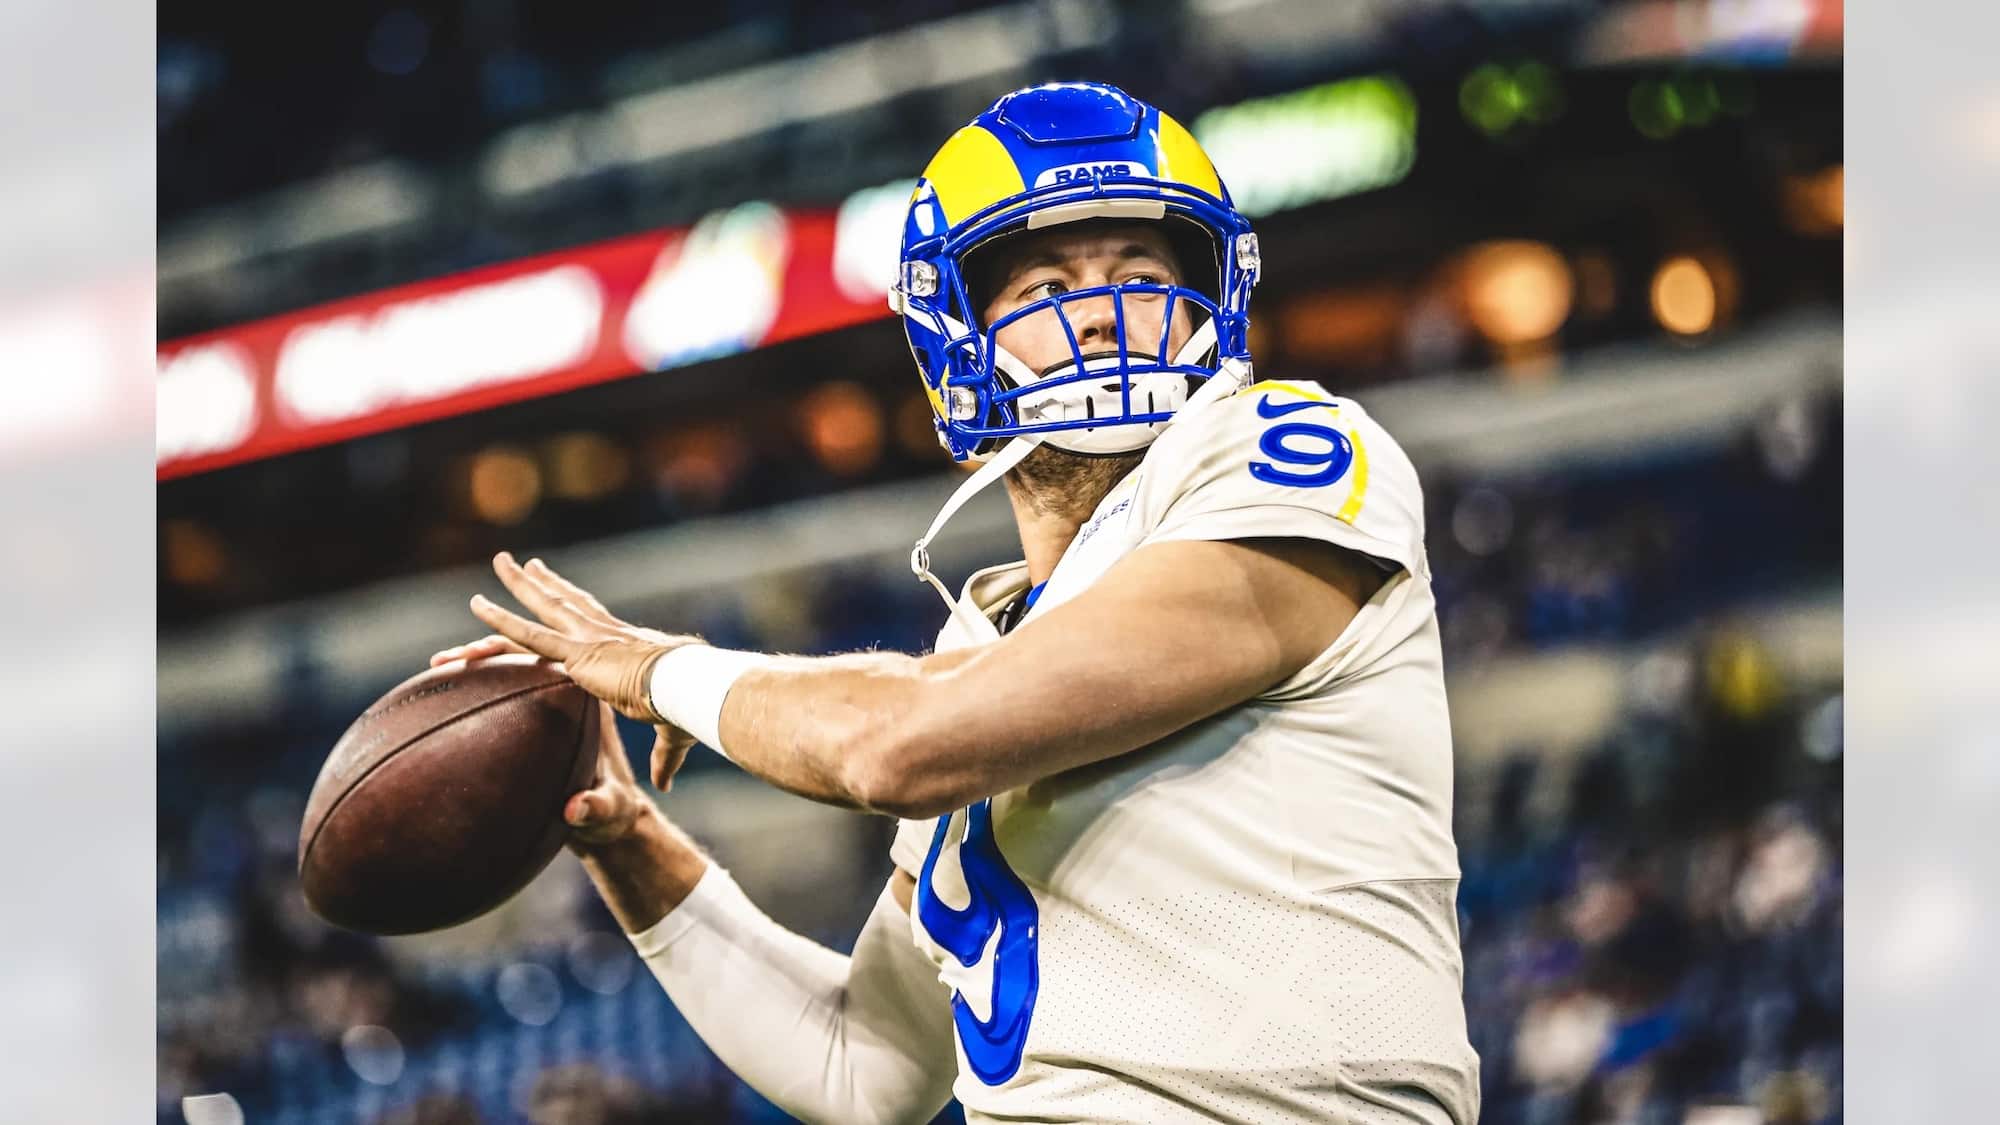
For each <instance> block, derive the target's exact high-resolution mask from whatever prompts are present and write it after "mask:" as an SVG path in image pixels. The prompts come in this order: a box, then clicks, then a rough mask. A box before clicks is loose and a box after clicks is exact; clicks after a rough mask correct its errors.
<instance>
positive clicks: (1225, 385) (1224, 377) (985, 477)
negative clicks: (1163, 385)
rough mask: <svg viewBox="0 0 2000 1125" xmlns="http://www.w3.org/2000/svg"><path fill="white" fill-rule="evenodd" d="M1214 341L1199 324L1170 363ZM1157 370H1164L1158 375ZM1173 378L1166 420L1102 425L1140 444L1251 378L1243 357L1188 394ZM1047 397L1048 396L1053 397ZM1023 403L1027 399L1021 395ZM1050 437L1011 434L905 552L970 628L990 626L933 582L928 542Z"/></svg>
mask: <svg viewBox="0 0 2000 1125" xmlns="http://www.w3.org/2000/svg"><path fill="white" fill-rule="evenodd" d="M1214 341H1215V329H1214V326H1213V325H1212V324H1207V325H1203V326H1202V327H1201V328H1200V329H1198V330H1197V331H1196V332H1195V334H1194V337H1193V338H1192V339H1190V340H1189V341H1188V343H1187V346H1186V347H1183V348H1182V349H1181V350H1180V351H1179V352H1178V353H1177V354H1176V355H1175V356H1174V363H1176V364H1182V363H1191V362H1193V361H1194V359H1195V358H1196V357H1198V356H1200V355H1201V354H1202V352H1201V351H1191V350H1190V349H1192V348H1195V347H1197V346H1199V347H1201V349H1202V350H1204V351H1205V350H1206V349H1207V348H1208V347H1209V346H1212V345H1213V344H1214ZM995 360H996V363H995V366H998V367H1001V369H1002V370H1005V371H1006V372H1007V373H1008V374H1009V375H1012V376H1014V377H1016V378H1019V372H1020V371H1025V370H1026V368H1025V366H1024V365H1022V364H1021V361H1019V360H1017V359H1015V358H1014V357H1013V356H1011V355H1008V354H1007V353H1006V352H1005V351H1004V350H1003V351H1000V352H999V354H998V355H997V356H996V357H995ZM1109 362H1112V363H1113V364H1114V365H1115V362H1116V361H1115V360H1114V361H1109ZM1009 365H1011V366H1009ZM1085 369H1086V370H1090V369H1091V368H1090V367H1089V364H1088V363H1086V364H1085ZM1157 374H1164V373H1157ZM1143 378H1144V377H1142V379H1143ZM1172 378H1173V380H1174V381H1175V382H1176V383H1178V384H1179V385H1180V386H1181V387H1182V388H1183V390H1182V392H1181V394H1179V395H1176V396H1175V397H1176V398H1184V399H1185V401H1183V402H1181V403H1180V404H1179V405H1178V408H1177V409H1176V410H1175V411H1174V416H1173V418H1171V419H1169V420H1168V421H1167V422H1163V423H1159V424H1157V425H1154V424H1146V425H1133V424H1129V423H1128V424H1127V425H1124V426H1116V427H1113V426H1107V427H1104V429H1106V430H1128V431H1129V430H1137V431H1139V432H1140V433H1141V434H1142V435H1143V440H1141V441H1139V442H1137V443H1136V444H1134V445H1131V446H1129V447H1128V448H1130V449H1138V448H1142V447H1144V446H1146V445H1148V444H1150V443H1151V442H1152V440H1153V439H1154V438H1156V437H1158V436H1159V434H1160V432H1161V431H1162V430H1164V429H1165V428H1166V427H1167V426H1168V425H1170V424H1172V423H1173V422H1177V421H1180V420H1181V419H1183V418H1186V417H1187V416H1188V415H1190V414H1192V413H1193V412H1195V411H1196V410H1199V409H1201V408H1202V407H1204V406H1207V405H1208V404H1209V403H1211V402H1214V401H1215V400H1217V399H1220V398H1226V397H1228V396H1229V395H1232V394H1235V393H1236V392H1237V391H1240V390H1242V389H1243V388H1244V387H1247V386H1249V385H1250V382H1251V374H1250V364H1249V363H1248V362H1247V361H1245V360H1240V359H1225V360H1223V361H1222V363H1221V364H1220V365H1219V366H1218V367H1217V368H1216V370H1215V374H1214V375H1212V376H1210V377H1209V378H1208V380H1207V381H1205V382H1203V383H1202V385H1201V386H1200V387H1198V388H1196V389H1195V392H1194V393H1193V394H1191V395H1190V394H1187V393H1186V390H1185V388H1186V386H1187V382H1186V380H1185V379H1184V378H1183V377H1182V376H1179V375H1174V376H1172ZM1036 381H1038V380H1033V379H1030V380H1029V382H1030V383H1032V382H1036ZM1069 386H1071V387H1081V386H1082V384H1080V383H1073V384H1069ZM1059 389H1067V388H1059ZM1085 393H1086V394H1089V393H1093V392H1091V391H1090V390H1088V389H1086V390H1085ZM1111 394H1112V401H1113V402H1114V403H1115V402H1117V400H1118V392H1116V391H1113V392H1111ZM1051 397H1053V395H1052V396H1051ZM1132 397H1133V399H1134V401H1137V400H1138V397H1139V388H1138V387H1137V386H1135V387H1133V390H1132ZM1023 401H1026V400H1025V399H1024V400H1023ZM1078 432H1081V433H1089V432H1091V431H1088V430H1082V431H1058V433H1078ZM1055 436H1056V435H1055V434H1024V435H1022V436H1020V437H1017V438H1014V439H1013V440H1011V441H1009V442H1008V443H1007V444H1006V445H1003V446H1001V447H1000V448H999V450H997V451H996V452H995V453H994V454H993V455H992V456H991V457H989V458H987V459H986V462H985V464H982V465H980V466H979V468H978V469H977V470H976V471H974V472H973V473H972V475H971V476H968V477H966V478H965V480H964V481H962V482H961V483H960V484H959V486H958V488H957V490H956V491H954V492H953V493H952V494H951V498H950V499H948V500H946V501H945V502H944V507H942V508H939V509H938V513H937V515H936V516H934V517H932V518H931V525H930V527H929V528H928V529H927V530H926V531H925V532H924V534H923V537H922V538H921V539H918V540H917V545H916V546H915V547H913V548H911V550H910V570H911V571H912V572H913V573H915V574H916V576H917V577H918V578H920V579H922V580H923V581H925V582H928V583H930V585H931V589H933V590H936V591H937V592H938V596H939V597H941V598H943V599H944V604H945V607H946V608H947V609H949V610H950V611H951V612H952V614H953V615H954V616H958V615H967V614H969V615H970V616H971V617H972V618H976V619H977V620H976V621H970V622H968V623H969V624H973V625H974V626H975V628H976V627H977V626H980V625H985V626H987V628H988V629H989V630H990V628H991V624H990V623H989V622H987V621H986V620H985V618H983V617H980V615H979V611H978V609H977V608H976V607H973V606H971V605H969V604H967V603H963V602H960V601H959V600H958V599H957V598H955V597H953V596H952V593H951V591H950V590H947V589H945V585H944V583H943V582H940V581H938V577H937V575H935V574H932V573H931V553H930V545H931V540H933V539H936V538H937V536H938V533H939V532H941V531H943V530H944V525H945V524H946V523H947V522H949V521H950V519H951V517H953V516H955V515H957V514H958V510H959V509H960V508H963V507H965V505H966V502H967V501H969V500H971V499H972V498H973V497H974V496H977V495H978V494H979V492H980V490H982V489H984V488H985V487H986V486H987V485H989V484H992V483H993V482H994V481H996V480H999V479H1000V478H1001V477H1003V476H1005V475H1007V471H1008V470H1009V469H1012V468H1013V467H1014V466H1016V465H1018V464H1020V463H1021V461H1022V459H1024V458H1026V457H1027V456H1028V454H1030V453H1033V452H1034V451H1035V447H1036V446H1038V445H1040V444H1042V443H1043V442H1045V441H1046V442H1048V443H1049V444H1050V445H1056V442H1055V441H1054V440H1052V439H1053V438H1054V437H1055ZM1056 448H1058V449H1064V448H1069V447H1068V446H1065V445H1056ZM1073 452H1081V451H1077V450H1073ZM1091 452H1095V450H1092V451H1091Z"/></svg>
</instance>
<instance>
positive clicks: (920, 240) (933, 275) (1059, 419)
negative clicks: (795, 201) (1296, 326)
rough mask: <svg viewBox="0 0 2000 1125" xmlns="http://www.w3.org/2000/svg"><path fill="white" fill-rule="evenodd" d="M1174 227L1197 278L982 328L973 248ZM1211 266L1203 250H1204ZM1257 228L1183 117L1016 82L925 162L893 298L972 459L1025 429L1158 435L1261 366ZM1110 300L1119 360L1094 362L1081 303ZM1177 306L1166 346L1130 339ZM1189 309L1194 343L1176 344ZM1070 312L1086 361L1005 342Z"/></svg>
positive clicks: (1060, 434)
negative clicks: (1035, 360)
mask: <svg viewBox="0 0 2000 1125" xmlns="http://www.w3.org/2000/svg"><path fill="white" fill-rule="evenodd" d="M1103 219H1120V220H1135V219H1136V220H1159V221H1161V222H1164V223H1166V224H1167V228H1166V230H1167V232H1168V234H1169V236H1170V239H1171V240H1172V241H1174V242H1175V243H1176V245H1179V246H1192V247H1193V251H1192V252H1183V253H1182V254H1181V255H1180V257H1181V258H1182V263H1181V264H1182V268H1183V269H1184V270H1185V271H1187V272H1188V274H1189V275H1190V276H1189V277H1187V278H1183V279H1181V280H1182V283H1180V284H1151V283H1147V284H1125V285H1103V286H1094V287H1089V288H1081V289H1075V290H1071V291H1069V292H1065V293H1059V294H1056V295H1053V296H1050V297H1046V298H1044V299H1042V300H1039V301H1035V302H1032V303H1030V304H1028V305H1026V306H1024V307H1022V308H1020V309H1017V310H1014V311H1012V312H1009V313H1008V314H1007V315H1006V316H1004V317H1002V318H1000V319H998V320H997V321H996V322H995V323H992V324H981V323H980V321H981V319H982V318H981V316H980V309H979V306H978V305H977V304H976V303H975V298H974V296H973V293H972V291H971V288H970V286H969V283H968V276H967V275H968V271H967V267H966V263H967V259H968V257H969V256H976V255H977V254H978V253H980V252H981V251H982V250H985V249H987V248H990V247H992V246H993V245H994V244H995V243H996V242H997V241H998V240H1001V239H1004V238H1006V237H1007V236H1009V235H1012V234H1015V233H1018V232H1022V231H1028V230H1040V229H1045V228H1048V227H1052V226H1055V225H1058V224H1062V223H1070V222H1077V221H1084V220H1103ZM1191 258H1192V259H1193V260H1190V259H1191ZM1258 268H1259V258H1258V250H1257V236H1256V235H1254V234H1252V233H1251V231H1250V224H1249V222H1248V221H1247V220H1246V219H1244V217H1243V216H1242V215H1241V214H1240V213H1238V212H1237V210H1236V208H1235V206H1234V205H1233V204H1232V203H1231V202H1230V199H1229V192H1228V189H1226V188H1224V187H1223V185H1222V180H1221V177H1219V176H1218V175H1217V174H1216V171H1215V166H1214V165H1213V164H1211V163H1210V162H1209V159H1208V156H1207V155H1206V154H1205V153H1203V152H1202V150H1201V146H1200V145H1199V144H1197V143H1196V142H1195V139H1194V137H1193V135H1192V134H1190V133H1189V132H1188V131H1187V130H1186V129H1185V128H1183V127H1182V126H1181V124H1180V123H1179V122H1178V121H1175V120H1174V119H1173V118H1171V117H1168V116H1167V115H1166V114H1164V113H1161V112H1160V111H1159V110H1158V109H1156V108H1154V107H1153V106H1150V105H1147V104H1146V103H1144V102H1142V101H1139V100H1138V99H1137V98H1134V97H1132V96H1131V95H1129V94H1126V93H1125V92H1124V91H1123V90H1119V89H1117V88H1116V87H1113V86H1106V85H1101V84H1098V83H1090V82H1063V83H1052V84H1049V85H1044V86H1031V87H1028V88H1026V89H1022V90H1016V91H1014V92H1013V93H1011V94H1008V95H1006V96H1005V97H1003V98H1001V99H1000V100H999V101H996V102H994V103H993V104H992V105H991V106H990V107H988V108H987V110H986V111H985V112H984V113H982V114H980V115H979V116H978V117H976V118H974V119H973V120H972V123H971V124H969V125H967V126H965V127H964V128H962V129H960V130H959V131H958V132H956V133H954V134H953V135H952V136H951V139H950V140H948V141H946V142H945V144H944V147H943V148H941V149H939V150H938V153H937V155H936V156H934V157H933V158H932V159H931V162H930V165H929V166H928V167H927V168H925V169H924V173H923V177H922V178H921V179H920V180H918V182H917V189H916V192H915V194H914V195H912V196H911V199H910V209H909V214H908V216H907V218H906V220H905V223H904V228H903V245H902V266H901V270H900V272H899V273H898V275H897V282H896V285H895V287H894V288H893V289H892V290H891V292H890V294H889V303H890V306H891V307H892V308H894V309H895V310H896V311H897V312H900V313H901V314H902V316H903V326H904V329H905V330H906V332H907V333H908V335H909V340H910V350H911V351H912V352H913V353H914V354H915V356H916V361H917V368H918V371H919V372H920V373H921V374H922V376H923V379H924V387H925V390H926V391H927V392H928V394H929V396H930V402H931V409H932V411H933V412H934V413H935V414H936V420H937V426H938V433H939V440H940V441H941V442H942V444H943V445H944V446H945V448H946V449H947V450H949V451H950V452H951V455H952V456H953V457H954V458H955V459H957V460H961V461H963V460H966V459H968V458H969V459H973V460H983V459H985V458H986V457H988V456H990V455H991V454H992V453H993V452H994V450H995V449H997V448H998V447H999V446H1000V445H1001V444H1003V443H1004V442H1005V441H1006V440H1007V439H1009V438H1012V437H1022V436H1029V435H1033V437H1034V440H1036V441H1039V442H1045V443H1047V444H1049V445H1053V446H1056V447H1057V448H1061V449H1067V450H1071V451H1073V452H1078V453H1099V454H1102V453H1119V452H1126V451H1130V450H1134V449H1139V448H1142V447H1144V446H1145V445H1147V444H1148V443H1150V442H1151V441H1152V440H1153V438H1154V437H1155V436H1157V435H1158V433H1159V432H1160V430H1161V429H1162V428H1164V427H1165V425H1166V424H1167V423H1168V422H1169V421H1170V420H1171V419H1172V418H1173V415H1174V412H1175V411H1176V410H1178V409H1180V407H1181V406H1182V404H1184V403H1185V402H1186V401H1187V399H1188V397H1189V396H1190V395H1191V394H1192V393H1194V391H1195V390H1197V389H1198V388H1199V387H1200V385H1201V384H1203V383H1205V382H1207V381H1208V380H1210V379H1212V378H1213V377H1214V376H1215V375H1216V373H1217V372H1218V370H1220V369H1222V368H1223V367H1224V366H1225V365H1228V364H1237V365H1241V367H1242V369H1244V370H1246V371H1247V367H1248V363H1249V351H1248V345H1247V342H1246V339H1245V337H1246V334H1247V329H1248V325H1249V313H1248V306H1249V301H1250V290H1251V287H1252V286H1253V285H1255V284H1256V281H1257V272H1258ZM1107 296H1108V297H1109V298H1110V299H1111V300H1112V302H1113V310H1114V321H1115V324H1116V326H1117V331H1116V335H1117V337H1118V341H1117V354H1116V355H1115V356H1113V355H1104V354H1093V355H1091V356H1088V357H1086V356H1085V355H1084V353H1083V351H1082V349H1081V348H1080V347H1079V345H1078V344H1077V334H1076V331H1075V329H1074V328H1072V327H1071V326H1070V320H1069V317H1068V316H1067V315H1066V313H1065V308H1066V307H1071V308H1073V307H1074V302H1077V301H1086V300H1091V299H1093V298H1102V297H1107ZM1141 296H1144V297H1146V298H1149V299H1156V300H1157V299H1164V300H1165V302H1166V306H1165V312H1164V314H1163V316H1162V318H1161V323H1162V325H1163V329H1162V334H1161V339H1159V340H1157V341H1155V340H1136V339H1135V340H1127V339H1126V338H1125V336H1126V333H1125V325H1126V320H1125V315H1124V302H1125V301H1127V300H1129V299H1133V298H1137V297H1141ZM1181 302H1186V305H1185V306H1184V307H1186V308H1187V309H1188V310H1189V311H1190V312H1191V313H1192V314H1193V316H1192V318H1191V319H1192V320H1194V321H1195V330H1194V335H1193V338H1192V339H1190V340H1189V341H1188V342H1187V344H1186V345H1185V346H1182V347H1180V348H1178V349H1176V354H1172V355H1169V354H1167V351H1168V348H1167V342H1166V328H1165V326H1171V325H1172V324H1173V322H1174V313H1175V311H1176V309H1177V308H1178V307H1182V306H1181V305H1180V303H1181ZM1051 311H1052V312H1053V313H1054V314H1055V315H1056V316H1058V317H1060V318H1062V325H1063V328H1064V331H1065V333H1066V334H1067V336H1068V337H1069V344H1070V349H1071V352H1072V357H1071V358H1072V362H1070V363H1068V364H1059V365H1057V366H1055V367H1053V368H1049V369H1045V370H1043V371H1040V372H1037V371H1031V370H1029V369H1028V367H1027V366H1026V365H1025V364H1023V363H1022V362H1021V361H1020V360H1019V359H1017V358H1015V357H1013V356H1011V355H1009V354H1008V353H1007V352H1006V351H1005V350H1004V349H1002V348H1000V347H999V346H998V345H996V344H995V342H994V335H995V333H996V332H997V331H999V330H1000V329H1002V328H1004V327H1006V326H1007V325H1008V324H1011V323H1013V322H1015V321H1017V320H1019V319H1021V318H1023V317H1028V316H1034V315H1038V314H1043V315H1045V314H1046V313H1048V312H1051Z"/></svg>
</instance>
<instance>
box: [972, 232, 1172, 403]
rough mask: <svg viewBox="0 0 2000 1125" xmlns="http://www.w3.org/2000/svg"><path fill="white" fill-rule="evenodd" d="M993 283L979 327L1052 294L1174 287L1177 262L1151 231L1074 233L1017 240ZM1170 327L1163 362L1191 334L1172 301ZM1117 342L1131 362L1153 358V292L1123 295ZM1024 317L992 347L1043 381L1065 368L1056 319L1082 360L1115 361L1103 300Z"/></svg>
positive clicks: (1158, 308)
mask: <svg viewBox="0 0 2000 1125" xmlns="http://www.w3.org/2000/svg"><path fill="white" fill-rule="evenodd" d="M997 276H998V278H999V280H998V283H997V284H996V285H994V286H993V288H992V289H991V293H992V296H991V299H990V300H988V302H987V305H986V308H985V310H984V316H985V321H984V323H986V324H992V323H993V322H994V321H995V320H997V319H999V318H1000V317H1003V316H1005V315H1007V314H1008V313H1010V312H1013V311H1014V310H1015V309H1018V308H1021V307H1022V306H1024V305H1028V304H1031V303H1033V302H1035V301H1040V300H1044V299H1046V298H1048V297H1051V296H1054V295H1056V294H1059V293H1067V292H1070V291H1072V290H1076V289H1087V288H1090V287H1092V286H1098V285H1124V284H1141V285H1146V284H1175V283H1179V282H1180V281H1181V277H1180V269H1179V265H1178V263H1177V262H1176V261H1175V260H1174V253H1173V249H1172V248H1171V247H1170V246H1169V245H1168V243H1167V239H1166V237H1165V236H1164V235H1162V234H1161V233H1160V232H1159V231H1158V230H1157V229H1155V228H1154V227H1153V226H1152V224H1148V223H1131V224H1120V225H1117V226H1108V227H1096V228H1092V229H1082V230H1076V231H1073V232H1071V231H1064V230H1061V229H1056V230H1050V231H1042V232H1038V233H1036V234H1030V235H1024V236H1022V241H1021V243H1020V245H1019V246H1017V247H1009V253H1008V255H1007V257H1006V259H1005V260H1004V261H1003V262H1002V264H1001V266H1000V268H999V270H998V271H997ZM1173 304H1174V323H1173V328H1172V331H1171V332H1170V334H1169V335H1168V337H1167V354H1168V355H1169V356H1171V355H1173V354H1174V353H1176V352H1178V351H1179V350H1180V347H1181V345H1182V344H1184V343H1186V342H1187V340H1188V337H1189V336H1190V335H1192V334H1193V332H1194V325H1193V318H1192V316H1191V315H1190V313H1189V309H1188V302H1186V301H1175V302H1174V303H1173ZM1124 305H1125V339H1126V340H1128V341H1130V353H1131V356H1132V358H1135V359H1137V358H1142V357H1143V358H1147V359H1157V358H1159V357H1157V356H1154V355H1153V350H1154V349H1155V348H1156V347H1158V346H1159V339H1160V318H1161V316H1162V315H1164V313H1165V310H1166V305H1167V299H1166V297H1165V296H1163V295H1161V294H1158V293H1127V294H1126V295H1125V298H1124ZM1061 308H1062V316H1061V317H1058V316H1057V314H1056V311H1055V310H1054V309H1044V310H1042V311H1040V312H1036V313H1030V314H1029V315H1027V316H1024V317H1022V318H1021V319H1020V320H1017V321H1015V322H1014V323H1012V324H1009V325H1007V326H1006V327H1005V328H1002V329H1001V330H1000V331H999V332H998V333H996V334H995V335H994V340H995V342H996V343H998V344H999V345H1000V346H1001V347H1003V348H1005V349H1007V351H1008V352H1009V353H1011V354H1012V355H1013V356H1014V357H1015V358H1016V359H1019V360H1020V361H1021V362H1022V363H1025V364H1027V365H1028V367H1029V368H1030V369H1031V370H1033V371H1035V372H1037V373H1039V374H1043V375H1046V374H1048V373H1049V372H1051V371H1053V370H1055V369H1057V368H1060V367H1063V366H1066V365H1067V364H1069V363H1070V362H1071V355H1070V346H1069V337H1068V335H1067V334H1065V333H1064V332H1063V326H1062V319H1063V318H1067V319H1068V320H1069V326H1070V329H1071V331H1073V332H1075V333H1076V342H1077V346H1078V348H1080V349H1081V350H1082V352H1083V356H1084V358H1085V359H1091V358H1094V357H1097V356H1102V355H1116V354H1118V328H1117V321H1116V318H1115V316H1114V314H1113V311H1112V301H1111V297H1110V296H1109V295H1108V294H1107V295H1104V296H1099V297H1090V298H1085V299H1080V300H1076V301H1065V302H1063V303H1062V305H1061Z"/></svg>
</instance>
